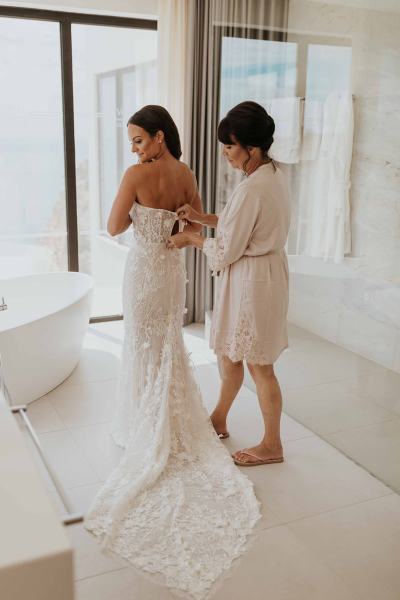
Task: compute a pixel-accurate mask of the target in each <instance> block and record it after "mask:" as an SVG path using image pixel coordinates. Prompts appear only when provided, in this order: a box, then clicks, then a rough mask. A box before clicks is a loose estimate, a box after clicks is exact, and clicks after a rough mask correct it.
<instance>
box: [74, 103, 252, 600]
mask: <svg viewBox="0 0 400 600" xmlns="http://www.w3.org/2000/svg"><path fill="white" fill-rule="evenodd" d="M128 136H129V140H130V143H131V145H132V152H134V153H136V154H137V155H138V157H139V164H137V165H134V166H132V167H130V168H128V169H127V171H126V173H125V175H124V177H123V179H122V182H121V186H120V189H119V191H118V193H117V197H116V199H115V201H114V204H113V207H112V210H111V213H110V217H109V220H108V225H107V229H108V231H109V233H110V234H111V235H117V234H119V233H122V232H123V231H125V230H126V229H127V228H128V227H129V226H130V224H131V223H133V245H132V247H131V248H130V250H129V253H128V256H127V261H126V267H125V275H124V283H123V313H124V324H125V338H124V346H123V356H122V370H121V376H120V381H119V386H118V397H117V407H116V412H115V416H114V419H113V422H112V427H111V435H112V437H113V439H114V441H115V443H116V444H118V445H119V446H122V447H123V448H124V449H125V451H124V453H123V455H122V458H121V460H120V462H119V464H118V465H117V466H116V468H115V469H114V470H113V471H112V473H111V474H110V476H109V477H108V479H107V481H106V482H105V483H104V485H103V486H102V488H101V489H100V490H99V491H98V493H97V495H96V497H95V498H94V501H93V503H92V506H91V507H90V509H89V512H88V514H87V516H86V519H85V527H86V529H87V530H88V531H91V532H92V533H93V534H95V535H96V536H98V537H99V538H100V540H101V543H102V547H103V548H104V549H107V550H109V551H112V552H115V553H117V554H118V555H120V556H122V557H124V558H125V559H127V560H128V561H129V562H130V563H132V564H133V565H134V566H136V567H138V568H140V569H142V570H144V571H147V572H150V573H152V574H154V575H158V576H162V581H163V582H164V583H165V585H167V586H168V587H171V588H175V589H176V590H177V591H179V592H181V593H183V594H184V595H186V596H187V597H189V598H193V599H195V600H202V599H203V598H206V596H208V595H209V593H210V591H211V588H212V586H213V584H214V583H215V581H216V580H217V578H218V577H219V576H220V575H221V574H222V573H223V572H224V571H226V570H227V569H228V568H229V567H230V565H231V563H232V561H233V560H234V559H235V558H236V557H238V556H239V555H240V554H242V553H243V552H244V550H245V548H246V542H247V539H248V535H249V534H250V533H251V531H252V529H253V527H254V525H255V523H256V521H257V520H258V519H259V518H260V509H259V503H258V500H257V499H256V497H255V495H254V491H253V485H252V483H251V482H250V481H249V480H248V479H247V478H246V477H245V475H243V474H242V473H241V472H240V471H239V469H238V468H237V467H236V466H235V465H234V463H233V461H232V458H231V456H230V454H229V453H228V451H227V450H226V449H225V448H224V446H223V445H222V442H221V441H220V440H219V439H218V437H217V435H216V433H215V431H214V428H213V426H212V424H211V421H210V419H209V417H208V414H207V412H206V410H205V408H204V406H203V404H202V399H201V395H200V391H199V388H198V386H197V383H196V381H195V379H194V376H193V373H192V370H191V367H190V365H189V361H188V355H187V352H186V349H185V346H184V342H183V337H182V316H183V313H184V311H185V284H186V273H185V266H184V256H183V253H182V251H181V250H178V249H167V246H166V242H167V240H168V238H169V236H170V235H171V234H172V233H175V232H176V231H178V228H179V222H178V218H177V214H176V213H177V210H178V209H179V208H180V206H182V205H184V204H186V203H189V204H191V205H192V206H193V207H194V209H195V210H197V211H200V212H202V208H201V201H200V198H199V195H198V192H197V185H196V181H195V178H194V176H193V173H192V172H191V171H190V169H189V168H188V167H187V165H185V164H184V163H182V162H180V160H179V159H180V156H181V148H180V140H179V134H178V131H177V128H176V126H175V123H174V122H173V120H172V118H171V116H170V115H169V113H168V112H167V111H166V110H165V109H164V108H162V107H161V106H153V105H151V106H145V107H144V108H142V109H141V110H139V111H138V112H137V113H135V114H134V115H133V116H132V117H131V118H130V119H129V122H128ZM188 227H189V228H190V229H192V231H198V230H199V229H198V228H200V227H201V226H198V225H188Z"/></svg>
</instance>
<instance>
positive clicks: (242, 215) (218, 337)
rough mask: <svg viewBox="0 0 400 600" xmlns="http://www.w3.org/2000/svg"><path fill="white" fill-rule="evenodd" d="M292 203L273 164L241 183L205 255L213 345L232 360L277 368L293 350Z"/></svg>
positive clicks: (211, 342)
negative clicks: (212, 297)
mask: <svg viewBox="0 0 400 600" xmlns="http://www.w3.org/2000/svg"><path fill="white" fill-rule="evenodd" d="M289 225H290V202H289V194H288V188H287V183H286V179H285V175H284V174H283V172H282V171H281V169H280V168H279V167H276V171H275V170H274V166H273V163H268V164H265V165H262V166H260V167H259V168H258V169H257V170H256V171H254V173H252V174H251V175H250V176H249V177H247V178H246V179H245V180H244V181H242V182H241V183H240V184H239V185H238V186H237V188H236V189H235V191H234V192H233V194H232V196H231V198H230V199H229V200H228V202H227V204H226V206H225V208H224V210H223V211H222V213H221V214H220V216H219V220H218V227H217V231H216V237H215V238H209V239H207V240H206V241H205V242H204V246H203V251H204V253H205V254H206V255H207V257H208V259H209V264H210V267H211V269H213V274H215V275H216V274H217V272H219V275H218V277H216V279H217V295H216V304H215V306H214V311H213V319H212V326H211V338H210V347H211V348H213V349H214V351H215V352H216V354H222V355H225V356H228V357H229V358H230V359H231V360H232V361H239V360H246V361H247V362H249V363H251V364H260V365H263V364H273V363H274V362H275V361H276V359H277V358H278V356H279V355H280V353H281V352H282V350H284V349H285V348H287V346H288V336H287V325H286V318H287V310H288V287H289V272H288V263H287V256H286V252H285V249H284V247H285V244H286V240H287V236H288V232H289Z"/></svg>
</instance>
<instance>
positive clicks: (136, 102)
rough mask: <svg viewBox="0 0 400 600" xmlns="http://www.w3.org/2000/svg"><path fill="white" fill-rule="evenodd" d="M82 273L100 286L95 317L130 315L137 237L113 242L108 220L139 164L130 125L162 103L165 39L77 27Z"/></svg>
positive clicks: (75, 63) (75, 73)
mask: <svg viewBox="0 0 400 600" xmlns="http://www.w3.org/2000/svg"><path fill="white" fill-rule="evenodd" d="M72 52H73V82H74V123H75V147H76V172H77V215H78V230H79V268H80V271H84V272H85V273H89V274H91V275H92V276H93V277H94V279H95V293H94V302H93V316H100V315H111V314H113V315H115V314H119V313H121V311H122V307H121V284H122V275H123V269H124V264H125V258H126V253H127V250H128V245H129V241H130V238H131V235H132V232H131V231H128V232H126V233H125V234H123V235H121V236H117V237H115V238H111V237H110V236H109V235H108V234H107V231H106V225H107V218H108V215H109V212H110V209H111V206H112V203H113V201H114V198H115V195H116V192H117V190H118V185H119V182H120V180H121V177H122V175H123V173H124V171H125V170H126V168H127V167H128V166H129V165H132V164H134V162H135V159H134V156H133V154H132V153H131V152H130V147H129V144H128V138H127V131H126V123H127V120H128V119H129V117H130V116H131V115H132V114H133V113H134V112H135V111H137V110H138V109H139V108H141V107H142V106H144V105H145V104H155V103H156V102H157V85H156V83H157V80H156V56H157V33H156V31H151V30H139V29H137V30H135V29H131V28H118V27H105V26H94V25H73V26H72Z"/></svg>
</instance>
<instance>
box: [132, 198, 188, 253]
mask: <svg viewBox="0 0 400 600" xmlns="http://www.w3.org/2000/svg"><path fill="white" fill-rule="evenodd" d="M129 214H130V216H131V219H132V223H133V235H134V237H135V239H136V240H138V241H139V242H144V243H146V242H147V243H157V242H158V243H160V242H165V241H166V240H167V238H168V237H169V236H170V235H171V231H172V227H173V225H174V223H175V221H176V219H177V215H176V213H174V212H172V211H169V210H164V209H163V208H150V207H149V206H143V205H142V204H138V203H137V202H135V203H134V204H133V206H132V208H131V211H130V213H129Z"/></svg>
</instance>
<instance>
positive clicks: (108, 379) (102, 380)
mask: <svg viewBox="0 0 400 600" xmlns="http://www.w3.org/2000/svg"><path fill="white" fill-rule="evenodd" d="M117 379H118V376H116V377H107V378H106V379H93V380H90V381H77V382H75V383H74V382H73V381H71V382H70V381H63V382H62V383H61V384H60V385H58V386H57V387H56V388H54V389H53V390H50V392H47V394H44V395H43V396H40V398H36V400H41V399H42V398H46V396H48V395H49V394H51V393H52V392H54V390H56V389H61V388H62V389H66V388H69V387H76V386H79V385H80V386H82V385H87V384H88V383H105V382H106V381H116V380H117ZM47 400H49V401H50V402H52V399H51V398H47ZM33 402H35V400H34V401H33Z"/></svg>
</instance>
